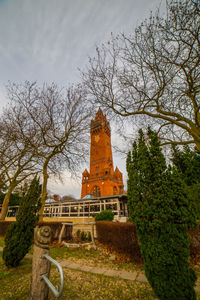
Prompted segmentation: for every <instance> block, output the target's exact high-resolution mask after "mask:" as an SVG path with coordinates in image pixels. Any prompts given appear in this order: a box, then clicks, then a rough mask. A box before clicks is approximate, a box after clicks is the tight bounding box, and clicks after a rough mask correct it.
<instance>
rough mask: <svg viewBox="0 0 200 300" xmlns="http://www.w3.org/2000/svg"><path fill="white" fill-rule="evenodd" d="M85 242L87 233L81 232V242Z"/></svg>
mask: <svg viewBox="0 0 200 300" xmlns="http://www.w3.org/2000/svg"><path fill="white" fill-rule="evenodd" d="M86 240H87V233H85V232H84V231H81V241H86Z"/></svg>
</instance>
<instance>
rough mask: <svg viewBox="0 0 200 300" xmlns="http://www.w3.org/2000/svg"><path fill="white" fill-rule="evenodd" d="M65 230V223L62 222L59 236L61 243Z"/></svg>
mask: <svg viewBox="0 0 200 300" xmlns="http://www.w3.org/2000/svg"><path fill="white" fill-rule="evenodd" d="M64 230H65V224H62V228H61V231H60V234H59V238H58V242H59V244H60V243H61V242H62V236H63V233H64Z"/></svg>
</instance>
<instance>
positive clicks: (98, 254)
mask: <svg viewBox="0 0 200 300" xmlns="http://www.w3.org/2000/svg"><path fill="white" fill-rule="evenodd" d="M0 245H1V246H3V245H4V241H3V238H1V237H0ZM50 255H51V256H52V257H53V258H55V259H57V260H58V261H59V260H65V259H68V260H71V261H74V262H76V263H80V264H83V265H85V264H86V265H87V266H89V265H90V266H98V267H103V268H108V269H116V270H126V271H128V270H129V271H135V270H137V271H139V270H142V269H143V268H142V267H141V266H134V264H132V263H119V262H118V263H117V262H115V261H112V260H110V259H109V256H108V255H106V254H105V253H104V252H102V251H100V250H96V251H95V250H90V251H88V250H83V249H73V250H69V249H67V248H60V247H58V246H57V245H52V246H51V247H50ZM63 270H64V276H65V288H64V292H63V295H62V297H61V298H60V299H63V300H64V299H74V300H77V299H82V300H83V299H84V300H85V299H88V300H90V299H96V300H98V299H104V300H106V299H109V300H112V299H122V300H123V299H124V300H129V299H134V300H136V299H145V300H153V299H155V296H154V294H153V292H152V289H151V287H150V285H149V284H148V283H141V282H137V281H129V280H123V279H119V278H114V277H107V276H103V275H96V274H91V273H86V272H81V271H77V270H70V269H67V268H63ZM198 271H200V270H199V269H198V270H197V272H198ZM199 278H200V276H199ZM30 280H31V258H30V257H29V258H28V257H26V258H24V259H23V260H22V262H21V264H20V266H19V267H17V268H10V269H8V268H7V267H6V266H5V265H4V263H3V260H2V252H0V300H7V299H19V300H27V299H28V295H29V291H30ZM50 280H51V281H52V282H53V284H54V285H59V273H58V272H57V270H56V269H55V268H54V267H52V269H51V275H50ZM49 299H52V300H53V299H55V297H54V296H53V294H52V293H51V292H50V293H49Z"/></svg>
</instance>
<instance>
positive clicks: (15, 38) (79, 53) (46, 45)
mask: <svg viewBox="0 0 200 300" xmlns="http://www.w3.org/2000/svg"><path fill="white" fill-rule="evenodd" d="M159 3H160V0H154V1H149V0H125V1H124V0H109V1H108V0H0V70H1V72H0V106H1V107H0V110H2V106H3V105H5V103H6V97H5V89H4V85H5V84H7V82H8V80H10V81H15V82H21V81H24V80H30V81H35V80H37V81H38V82H39V83H43V82H52V81H55V82H56V83H58V84H59V85H67V84H68V83H73V82H76V81H79V80H80V75H79V72H78V68H84V66H86V65H87V62H88V56H93V55H94V54H95V45H100V44H101V43H103V42H106V41H107V40H108V39H109V38H110V34H111V32H113V33H114V34H117V33H119V32H128V33H130V32H131V31H132V30H133V29H134V27H135V25H136V24H137V22H140V20H141V19H143V18H144V17H145V16H147V15H148V14H149V10H150V9H153V10H154V8H155V7H156V6H157V5H159ZM118 161H119V163H118ZM121 162H122V160H121V161H120V159H119V158H118V157H117V160H116V165H119V167H120V169H121V171H122V172H125V162H124V160H123V163H121ZM121 165H123V166H124V167H121ZM81 171H82V170H80V172H81ZM51 184H52V186H55V185H54V184H53V182H52V181H51ZM72 186H73V188H71V187H72ZM53 189H54V188H53ZM55 189H58V190H60V191H61V193H62V194H65V192H64V191H65V190H66V193H68V190H69V191H70V193H73V194H74V195H76V196H77V195H78V194H80V181H79V186H78V185H76V184H75V183H73V184H72V183H71V181H69V179H68V176H66V181H65V184H64V185H61V184H58V185H57V187H56V186H55Z"/></svg>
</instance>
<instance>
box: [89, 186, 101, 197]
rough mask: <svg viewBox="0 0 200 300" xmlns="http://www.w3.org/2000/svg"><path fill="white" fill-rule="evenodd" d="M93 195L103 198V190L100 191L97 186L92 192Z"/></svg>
mask: <svg viewBox="0 0 200 300" xmlns="http://www.w3.org/2000/svg"><path fill="white" fill-rule="evenodd" d="M91 194H92V195H93V196H95V197H101V190H100V187H98V186H97V185H95V186H94V187H93V188H92V192H91Z"/></svg>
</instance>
